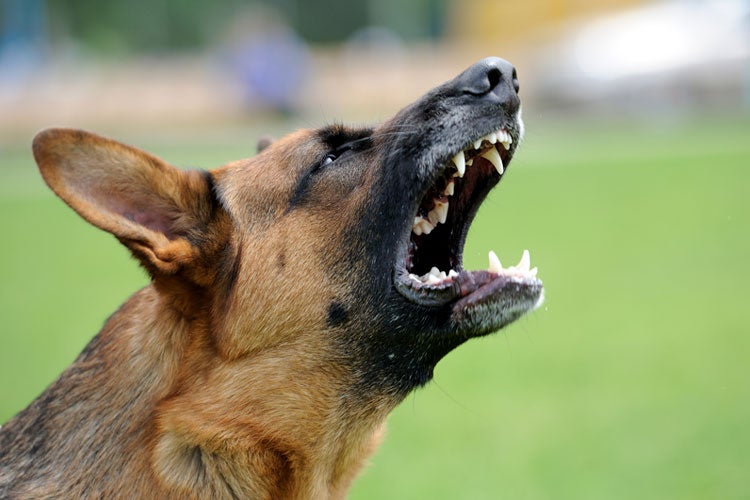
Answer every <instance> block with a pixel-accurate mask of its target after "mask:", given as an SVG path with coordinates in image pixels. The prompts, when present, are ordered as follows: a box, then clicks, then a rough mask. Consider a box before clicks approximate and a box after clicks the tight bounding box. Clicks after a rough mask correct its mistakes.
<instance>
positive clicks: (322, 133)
mask: <svg viewBox="0 0 750 500" xmlns="http://www.w3.org/2000/svg"><path fill="white" fill-rule="evenodd" d="M372 130H373V129H371V128H360V129H352V128H349V127H346V126H344V125H341V124H337V125H329V126H328V127H324V128H322V129H320V130H319V131H318V136H319V137H320V140H321V141H323V143H325V144H326V145H328V147H330V148H331V149H339V148H341V147H342V146H344V145H347V146H351V147H352V149H356V150H359V151H361V150H363V149H368V148H369V147H371V146H372Z"/></svg>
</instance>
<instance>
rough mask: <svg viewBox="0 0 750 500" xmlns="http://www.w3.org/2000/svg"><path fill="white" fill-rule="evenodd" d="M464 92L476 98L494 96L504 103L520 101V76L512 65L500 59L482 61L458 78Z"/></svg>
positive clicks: (492, 58) (493, 58)
mask: <svg viewBox="0 0 750 500" xmlns="http://www.w3.org/2000/svg"><path fill="white" fill-rule="evenodd" d="M456 80H457V82H456V83H457V84H458V85H459V88H460V90H461V91H462V92H464V93H465V94H471V95H475V96H485V95H490V94H492V95H494V96H497V97H498V98H499V99H500V100H501V101H502V102H504V103H507V104H511V105H513V104H515V103H516V102H519V101H518V90H519V85H518V75H517V74H516V68H514V67H513V65H512V64H511V63H509V62H508V61H506V60H504V59H500V58H499V57H488V58H486V59H482V60H481V61H479V62H478V63H476V64H475V65H473V66H472V67H470V68H469V69H467V70H466V71H464V72H463V73H462V74H460V75H459V76H458V78H457V79H456Z"/></svg>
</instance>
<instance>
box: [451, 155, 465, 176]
mask: <svg viewBox="0 0 750 500" xmlns="http://www.w3.org/2000/svg"><path fill="white" fill-rule="evenodd" d="M453 163H454V164H455V165H456V169H457V170H458V173H459V177H463V176H464V172H466V158H465V157H464V152H463V151H459V152H458V153H457V154H456V156H454V157H453Z"/></svg>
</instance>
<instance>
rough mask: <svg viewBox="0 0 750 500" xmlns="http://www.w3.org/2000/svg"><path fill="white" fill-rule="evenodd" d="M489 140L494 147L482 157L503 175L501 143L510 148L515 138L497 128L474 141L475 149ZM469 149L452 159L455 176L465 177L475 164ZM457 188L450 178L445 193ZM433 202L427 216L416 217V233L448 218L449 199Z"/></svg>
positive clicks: (428, 232)
mask: <svg viewBox="0 0 750 500" xmlns="http://www.w3.org/2000/svg"><path fill="white" fill-rule="evenodd" d="M485 141H487V142H488V143H490V144H492V145H493V147H491V148H488V149H487V150H486V151H484V152H483V153H481V157H482V158H485V159H486V160H487V161H489V162H490V163H492V165H493V166H494V167H495V170H496V171H497V173H498V174H500V175H503V173H504V172H505V166H504V165H503V160H502V157H501V156H500V150H499V149H498V148H499V147H500V145H501V146H502V147H504V148H505V149H506V150H507V149H509V148H510V144H511V143H512V142H513V138H512V137H511V136H510V133H508V131H507V130H505V129H504V128H502V129H500V130H496V131H494V132H490V133H489V134H487V135H485V136H483V137H480V138H479V139H477V140H476V141H474V143H473V147H474V148H473V149H474V150H480V149H481V148H482V144H483V143H484V142H485ZM467 152H469V151H468V150H467V151H459V152H458V153H456V155H455V156H454V157H453V158H452V159H451V160H452V162H453V165H454V166H455V167H456V171H455V172H454V173H453V177H454V178H455V177H459V178H460V177H463V176H464V174H465V173H466V167H471V166H473V164H474V158H469V159H467V158H466V153H467ZM454 189H455V181H454V180H453V179H450V180H449V182H448V184H447V186H446V187H445V189H444V190H443V195H445V196H446V197H450V196H453V193H454ZM433 203H434V205H435V208H433V209H432V210H431V211H430V212H429V213H428V214H427V217H426V218H425V217H423V216H420V215H417V216H416V217H415V218H414V224H413V225H412V231H414V234H416V235H421V234H430V233H431V232H432V230H433V229H435V227H436V226H437V225H438V224H444V223H445V221H446V220H448V207H449V202H448V201H447V200H441V199H438V198H435V199H434V200H433Z"/></svg>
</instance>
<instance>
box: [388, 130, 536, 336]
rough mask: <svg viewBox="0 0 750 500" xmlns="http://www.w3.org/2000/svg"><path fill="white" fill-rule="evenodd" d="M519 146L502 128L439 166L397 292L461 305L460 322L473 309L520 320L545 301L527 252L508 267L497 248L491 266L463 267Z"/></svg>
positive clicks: (456, 306) (431, 301)
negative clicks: (478, 223)
mask: <svg viewBox="0 0 750 500" xmlns="http://www.w3.org/2000/svg"><path fill="white" fill-rule="evenodd" d="M517 142H518V137H517V136H516V137H514V135H513V133H512V132H511V131H509V130H508V129H506V128H500V129H498V130H495V131H493V132H490V133H488V134H486V135H484V136H481V137H479V138H476V139H475V140H473V141H471V142H469V143H468V144H467V145H466V146H465V147H464V148H463V149H461V150H460V151H459V152H458V153H456V154H455V155H454V156H453V157H452V158H451V159H450V160H448V161H446V163H445V165H443V166H442V168H439V169H438V173H437V178H436V180H435V182H434V183H433V184H432V185H431V186H430V187H429V188H428V189H427V190H426V192H425V193H424V195H423V196H422V198H421V201H420V203H419V206H418V208H417V211H416V214H415V216H414V220H413V224H412V230H411V232H410V234H409V239H408V242H407V243H406V249H405V251H404V252H403V258H402V260H401V261H400V263H399V264H398V266H397V269H396V285H397V289H398V290H399V291H400V292H401V294H402V295H404V296H405V297H406V298H407V299H409V300H411V301H413V302H416V303H418V304H421V305H425V306H444V305H446V304H449V303H453V316H454V318H458V319H461V318H462V317H463V316H465V315H466V314H467V313H469V312H471V310H473V309H482V310H483V311H484V310H488V309H490V310H491V311H490V314H500V315H503V316H507V315H508V314H507V313H509V312H510V313H512V314H511V315H514V314H515V313H518V315H520V314H522V313H523V312H526V311H527V310H530V309H533V308H534V307H536V306H538V305H539V303H541V300H542V290H543V289H542V283H541V281H539V280H538V279H537V277H536V276H537V269H536V268H535V267H531V261H530V255H529V252H528V251H526V250H525V251H524V252H523V255H522V256H521V259H520V261H519V262H518V264H516V265H513V266H508V267H503V265H502V264H501V262H500V260H499V259H498V257H497V255H496V254H495V252H493V251H490V252H489V265H488V269H486V270H478V271H466V270H464V269H463V268H462V252H463V247H464V243H465V240H466V235H467V233H468V230H469V226H470V224H471V221H472V220H473V218H474V215H475V214H476V212H477V210H478V208H479V206H480V204H481V203H482V201H483V200H484V199H485V198H486V196H487V194H488V193H489V191H490V190H491V189H492V188H493V187H494V186H495V185H496V184H497V183H498V182H499V181H500V180H501V178H502V177H503V175H504V174H505V170H506V168H507V166H508V164H509V163H510V160H511V158H512V156H513V153H514V152H515V149H516V146H517ZM516 317H517V316H516ZM509 319H515V317H513V318H509ZM498 326H499V325H498Z"/></svg>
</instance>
